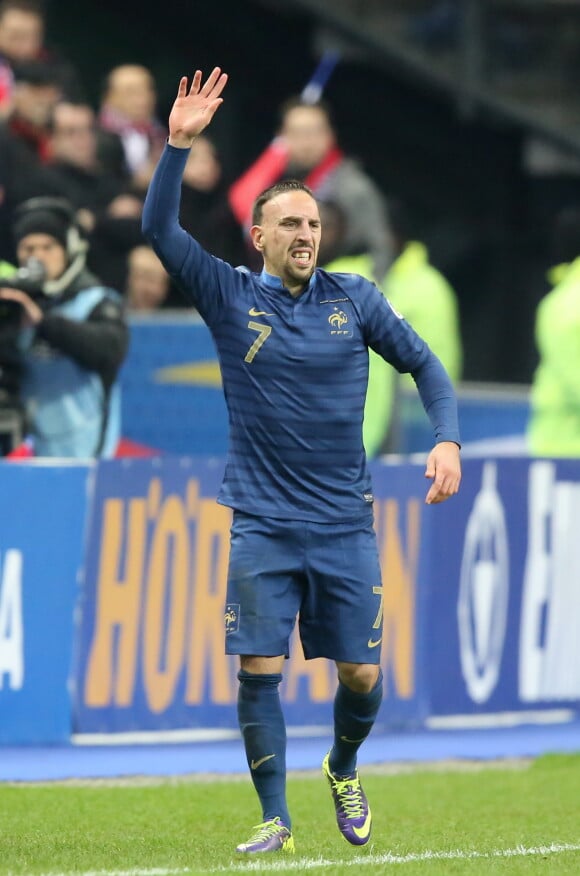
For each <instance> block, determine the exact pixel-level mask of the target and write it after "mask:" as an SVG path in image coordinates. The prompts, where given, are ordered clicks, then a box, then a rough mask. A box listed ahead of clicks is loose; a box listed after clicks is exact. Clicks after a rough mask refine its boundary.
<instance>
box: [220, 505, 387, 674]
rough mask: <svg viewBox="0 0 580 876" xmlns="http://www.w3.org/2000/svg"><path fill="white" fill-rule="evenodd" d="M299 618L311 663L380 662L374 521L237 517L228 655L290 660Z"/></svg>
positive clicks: (232, 552) (378, 576)
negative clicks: (320, 660) (320, 659)
mask: <svg viewBox="0 0 580 876" xmlns="http://www.w3.org/2000/svg"><path fill="white" fill-rule="evenodd" d="M297 616H298V622H299V632H300V640H301V642H302V647H303V649H304V656H305V657H306V658H307V659H311V658H313V657H327V658H329V659H330V660H339V661H343V662H346V663H379V662H380V651H381V647H380V645H381V639H382V621H383V588H382V581H381V570H380V566H379V556H378V548H377V540H376V535H375V531H374V529H373V524H372V519H369V518H368V517H365V518H364V519H363V520H362V521H356V522H351V523H308V522H304V521H295V520H290V521H289V520H276V519H271V518H263V517H254V516H252V515H248V514H244V513H242V512H239V511H235V512H234V517H233V523H232V529H231V546H230V559H229V570H228V589H227V602H226V607H225V632H226V654H242V655H247V656H252V657H279V656H285V657H288V656H289V640H290V636H291V634H292V631H293V629H294V624H295V622H296V617H297Z"/></svg>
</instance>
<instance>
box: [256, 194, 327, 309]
mask: <svg viewBox="0 0 580 876" xmlns="http://www.w3.org/2000/svg"><path fill="white" fill-rule="evenodd" d="M252 238H253V240H254V245H255V247H256V249H258V250H259V251H260V252H261V253H262V255H263V256H264V267H265V269H266V271H267V272H268V273H269V274H272V275H273V276H275V277H280V279H281V280H282V282H283V283H284V285H285V286H286V288H287V289H289V290H290V292H299V291H301V290H302V289H303V288H304V286H306V284H307V283H308V281H309V280H310V277H311V276H312V274H313V273H314V269H315V267H316V260H317V258H318V248H319V246H320V215H319V213H318V205H317V203H316V201H315V200H314V198H312V197H311V196H310V195H309V194H308V193H307V192H301V191H297V192H284V193H283V194H280V195H277V196H276V197H275V198H272V200H271V201H267V202H266V203H265V204H264V206H263V208H262V223H261V224H260V225H254V226H253V228H252Z"/></svg>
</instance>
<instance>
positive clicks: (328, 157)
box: [230, 97, 391, 282]
mask: <svg viewBox="0 0 580 876" xmlns="http://www.w3.org/2000/svg"><path fill="white" fill-rule="evenodd" d="M280 117H281V122H280V126H279V130H278V136H277V137H276V138H275V140H274V141H273V142H272V143H271V144H270V146H269V147H268V148H267V149H266V150H265V151H264V152H263V153H262V155H261V156H260V157H259V158H258V159H257V160H256V161H255V162H254V164H253V165H252V166H251V167H250V168H249V170H247V171H246V172H245V173H244V174H243V175H242V176H241V177H240V179H239V180H238V181H237V182H236V183H234V185H233V186H232V187H231V189H230V203H231V205H232V209H233V211H234V214H235V215H236V217H237V219H238V221H239V222H240V223H242V225H244V226H246V227H248V225H249V216H250V212H251V207H252V204H253V202H254V200H255V198H256V197H257V196H258V195H259V194H260V192H261V191H263V190H264V189H266V188H267V187H268V186H270V185H272V184H273V183H275V182H277V181H278V180H280V179H283V178H287V177H293V178H296V179H300V180H302V181H303V182H305V183H306V185H307V186H309V187H310V188H311V189H312V191H313V192H314V194H315V196H316V197H317V198H318V199H319V200H328V201H335V202H336V203H337V204H338V205H339V206H340V207H341V208H342V210H343V211H344V214H345V217H346V237H345V255H351V254H354V253H360V252H364V253H369V254H370V255H371V257H372V259H373V263H374V267H375V271H376V274H375V279H376V280H377V282H380V281H381V280H382V278H383V276H384V274H385V272H386V270H387V268H388V266H389V264H390V261H391V239H390V229H389V222H388V216H387V205H386V201H385V198H384V197H383V195H382V193H381V191H380V190H379V188H378V186H377V185H376V184H375V183H374V182H373V180H372V179H370V177H369V176H368V175H367V174H366V173H365V171H364V170H363V169H362V167H361V166H360V165H359V164H358V163H357V162H356V161H354V160H353V159H352V158H350V157H348V156H346V155H345V154H344V152H343V151H342V150H341V148H340V147H339V145H338V143H337V136H336V132H335V130H334V127H333V124H332V120H331V115H330V109H329V107H328V106H327V105H326V104H325V103H322V102H319V103H314V104H311V103H307V102H305V101H304V100H303V99H302V98H299V97H298V98H291V99H290V100H288V101H286V103H284V104H283V105H282V108H281V111H280Z"/></svg>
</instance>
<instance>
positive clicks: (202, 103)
mask: <svg viewBox="0 0 580 876" xmlns="http://www.w3.org/2000/svg"><path fill="white" fill-rule="evenodd" d="M201 77H202V73H201V70H196V71H195V74H194V76H193V79H192V80H191V87H190V89H189V91H188V90H187V76H182V77H181V79H180V81H179V89H178V91H177V97H176V98H175V102H174V104H173V107H172V109H171V112H170V114H169V144H170V145H171V146H176V147H177V148H178V149H188V148H189V147H190V146H191V144H192V143H193V141H194V140H195V138H196V137H197V135H198V134H201V132H202V131H203V130H204V128H206V127H207V126H208V125H209V123H210V122H211V120H212V118H213V116H214V113H215V111H216V110H217V108H218V107H219V106H220V104H222V103H223V98H222V97H220V95H221V93H222V91H223V90H224V88H225V85H226V82H227V81H228V77H227V74H226V73H222V71H221V69H220V67H214V69H213V70H212V72H211V73H210V75H209V76H208V78H207V81H206V82H205V83H204V84H203V85H202V84H201Z"/></svg>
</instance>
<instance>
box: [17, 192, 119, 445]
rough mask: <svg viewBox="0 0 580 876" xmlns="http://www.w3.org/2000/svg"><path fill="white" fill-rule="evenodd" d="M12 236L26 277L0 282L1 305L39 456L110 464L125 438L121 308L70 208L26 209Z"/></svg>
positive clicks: (56, 202) (37, 204)
mask: <svg viewBox="0 0 580 876" xmlns="http://www.w3.org/2000/svg"><path fill="white" fill-rule="evenodd" d="M13 233H14V239H15V244H16V254H17V259H18V264H19V266H20V271H18V272H17V274H16V275H15V276H14V277H13V278H10V279H9V280H8V281H6V280H2V281H0V284H1V285H0V303H2V302H3V303H4V305H5V306H6V305H7V304H8V303H11V304H12V305H14V307H15V308H16V310H17V311H18V342H19V347H20V350H21V353H22V365H23V373H22V398H23V401H24V403H25V407H26V411H27V416H28V426H29V431H30V434H31V437H32V440H33V445H34V455H35V456H50V457H74V458H90V457H108V456H112V455H113V454H114V452H115V450H116V446H117V443H118V440H119V436H120V398H119V387H118V385H117V375H118V372H119V368H120V366H121V363H122V362H123V359H124V357H125V355H126V352H127V347H128V328H127V325H126V322H125V318H124V314H123V309H122V304H121V299H120V297H119V295H118V294H117V293H116V292H114V291H113V290H111V289H108V288H106V287H104V286H102V285H100V284H99V281H98V280H97V279H96V277H94V276H93V274H91V273H90V272H89V271H88V270H87V269H86V267H85V262H86V255H87V248H88V245H87V243H86V241H85V240H84V239H83V236H82V233H81V230H80V228H79V226H78V225H77V223H76V221H75V216H74V213H73V211H72V208H71V207H70V205H69V204H68V202H67V201H64V200H61V199H58V198H45V197H39V198H32V199H31V200H29V201H26V202H24V203H23V204H21V205H20V207H19V208H18V209H17V211H16V215H15V221H14V226H13ZM39 266H40V271H39V273H40V275H41V276H38V277H37V279H36V281H34V272H35V271H38V268H39Z"/></svg>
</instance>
